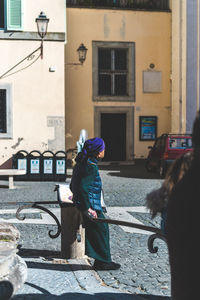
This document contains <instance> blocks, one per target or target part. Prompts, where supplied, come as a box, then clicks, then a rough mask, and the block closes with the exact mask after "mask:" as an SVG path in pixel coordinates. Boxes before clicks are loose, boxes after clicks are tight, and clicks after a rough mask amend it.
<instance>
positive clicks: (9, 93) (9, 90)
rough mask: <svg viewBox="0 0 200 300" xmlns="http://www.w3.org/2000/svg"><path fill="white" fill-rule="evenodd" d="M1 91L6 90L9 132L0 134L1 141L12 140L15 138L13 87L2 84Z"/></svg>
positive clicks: (0, 85)
mask: <svg viewBox="0 0 200 300" xmlns="http://www.w3.org/2000/svg"><path fill="white" fill-rule="evenodd" d="M0 89H4V90H6V124H7V132H6V133H0V139H12V137H13V116H12V86H11V84H0Z"/></svg>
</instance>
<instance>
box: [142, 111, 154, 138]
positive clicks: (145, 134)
mask: <svg viewBox="0 0 200 300" xmlns="http://www.w3.org/2000/svg"><path fill="white" fill-rule="evenodd" d="M139 125H140V133H139V135H140V136H139V139H140V141H154V140H155V139H156V137H157V117H156V116H140V120H139Z"/></svg>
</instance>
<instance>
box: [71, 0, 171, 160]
mask: <svg viewBox="0 0 200 300" xmlns="http://www.w3.org/2000/svg"><path fill="white" fill-rule="evenodd" d="M168 8H169V7H168ZM81 43H83V44H84V45H85V46H86V47H87V49H88V51H87V56H86V60H85V62H84V63H83V64H82V65H78V64H76V63H77V62H78V57H77V51H76V50H77V48H78V47H79V45H80V44H81ZM65 57H66V68H65V86H66V110H65V113H66V149H69V148H73V147H75V146H76V141H77V140H78V139H79V134H80V130H81V129H86V130H87V132H88V136H89V138H92V137H94V136H99V137H102V138H103V139H104V140H105V142H106V146H107V151H106V153H107V157H106V160H107V161H123V160H124V161H131V160H133V159H134V158H144V157H146V155H147V152H148V146H149V145H152V144H153V142H154V140H155V137H156V135H157V136H158V135H160V134H162V133H165V132H170V130H171V11H170V10H169V9H165V10H160V11H152V10H146V11H145V10H132V9H129V10H126V9H120V8H118V9H108V8H107V9H105V8H104V9H103V8H101V9H95V8H86V7H85V8H80V7H72V6H70V5H69V6H68V7H67V44H66V53H65Z"/></svg>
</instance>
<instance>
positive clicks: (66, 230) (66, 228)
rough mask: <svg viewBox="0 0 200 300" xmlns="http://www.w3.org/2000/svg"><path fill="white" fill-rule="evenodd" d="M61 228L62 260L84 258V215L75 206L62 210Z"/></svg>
mask: <svg viewBox="0 0 200 300" xmlns="http://www.w3.org/2000/svg"><path fill="white" fill-rule="evenodd" d="M61 227H62V229H61V256H62V258H65V259H68V258H83V257H84V255H85V229H84V228H83V219H82V214H81V212H80V211H79V210H78V209H77V208H76V207H75V206H69V207H62V208H61Z"/></svg>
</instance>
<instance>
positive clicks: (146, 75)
mask: <svg viewBox="0 0 200 300" xmlns="http://www.w3.org/2000/svg"><path fill="white" fill-rule="evenodd" d="M161 92H162V72H161V71H143V93H161Z"/></svg>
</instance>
